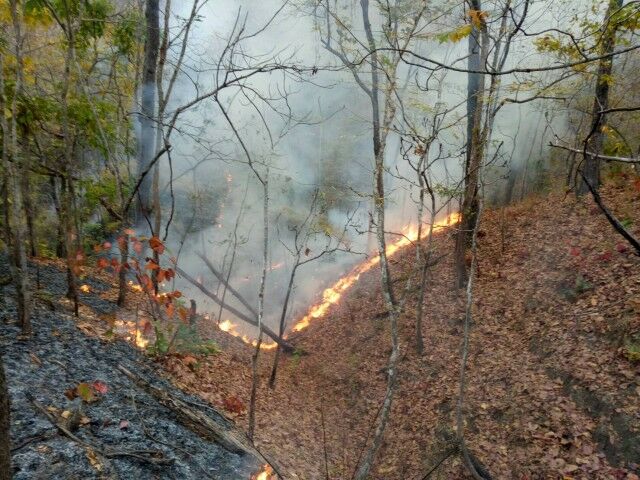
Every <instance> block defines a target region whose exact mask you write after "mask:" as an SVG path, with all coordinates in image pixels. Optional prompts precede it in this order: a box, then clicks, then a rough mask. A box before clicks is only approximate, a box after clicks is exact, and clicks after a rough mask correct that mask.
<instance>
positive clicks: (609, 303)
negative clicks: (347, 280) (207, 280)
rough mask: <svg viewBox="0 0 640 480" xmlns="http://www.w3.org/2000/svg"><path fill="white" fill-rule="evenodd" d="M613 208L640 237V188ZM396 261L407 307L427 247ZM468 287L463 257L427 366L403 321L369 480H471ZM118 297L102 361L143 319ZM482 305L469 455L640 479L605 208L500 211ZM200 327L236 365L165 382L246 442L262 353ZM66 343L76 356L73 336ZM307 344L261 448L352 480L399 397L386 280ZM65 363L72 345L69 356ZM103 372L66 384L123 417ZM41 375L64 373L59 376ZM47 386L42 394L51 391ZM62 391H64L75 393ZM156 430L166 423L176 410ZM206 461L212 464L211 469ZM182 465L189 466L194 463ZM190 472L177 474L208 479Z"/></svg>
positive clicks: (363, 285)
mask: <svg viewBox="0 0 640 480" xmlns="http://www.w3.org/2000/svg"><path fill="white" fill-rule="evenodd" d="M603 198H604V200H605V202H606V203H607V205H609V206H610V208H611V209H612V210H613V211H614V212H615V214H616V215H617V216H618V217H619V218H621V219H623V220H624V222H625V224H626V225H628V228H629V229H630V230H631V231H633V232H634V233H635V234H636V235H637V236H640V210H639V209H638V208H637V205H638V202H639V201H640V185H639V184H638V182H634V179H633V178H629V177H616V178H615V179H613V180H611V181H610V182H609V183H608V184H607V185H606V186H605V187H604V188H603ZM453 234H454V232H453V229H451V230H448V231H443V232H441V233H439V234H437V237H436V240H435V242H434V243H435V248H436V250H437V252H436V257H437V256H439V255H444V254H447V253H448V252H451V251H452V249H453ZM391 263H392V265H391V266H392V274H393V278H394V284H395V286H396V289H397V291H398V294H402V292H403V291H404V289H405V284H406V280H407V279H409V278H412V277H413V282H412V285H414V286H415V285H417V283H418V282H417V281H416V279H417V277H415V275H416V272H415V265H414V263H415V262H414V252H413V251H412V249H411V248H407V249H405V250H403V251H401V252H399V253H398V254H396V256H394V257H393V258H392V262H391ZM56 278H57V277H56ZM105 281H106V280H105ZM55 282H62V283H63V282H64V276H63V275H61V276H60V278H59V279H51V280H47V283H49V284H52V285H53V284H54V283H55ZM54 286H55V285H54ZM452 286H453V266H452V259H451V255H448V256H445V257H444V259H443V260H442V261H441V262H440V263H438V264H437V265H436V266H434V267H433V269H432V270H431V273H430V281H429V286H428V289H427V294H426V297H425V318H424V323H423V332H422V334H423V337H424V339H425V353H424V355H422V356H421V355H418V354H417V353H416V349H415V332H414V328H415V327H414V325H415V312H416V304H415V301H414V300H413V298H414V297H415V293H416V291H415V287H414V290H413V291H410V295H409V297H408V300H407V302H406V304H405V309H404V313H403V315H402V317H401V320H400V339H401V361H400V366H399V381H398V386H397V391H396V394H395V397H394V403H393V408H392V412H391V418H390V421H389V424H388V426H387V430H386V433H385V437H384V442H383V445H382V448H381V449H380V451H379V453H378V455H377V461H376V463H375V465H374V468H373V470H372V473H371V478H375V479H403V480H404V479H411V480H413V479H416V480H419V479H422V478H427V477H425V475H426V473H427V472H429V471H430V470H431V469H432V467H434V466H435V465H436V464H439V463H440V462H441V463H440V465H439V467H438V468H436V469H435V470H434V471H433V473H432V474H431V475H430V476H429V477H428V478H431V479H463V478H468V476H467V474H466V473H465V470H464V468H463V467H462V465H461V462H460V460H459V458H458V456H456V455H450V456H447V453H448V452H449V451H450V445H451V440H452V437H453V432H454V430H455V410H456V401H457V395H458V388H459V382H458V379H459V373H460V347H461V340H462V327H463V323H462V322H463V317H464V302H465V298H464V292H459V291H456V290H454V289H453V288H452ZM49 287H51V285H49ZM93 287H94V286H93V285H92V288H93ZM61 288H62V287H61ZM114 297H115V290H113V289H112V290H111V291H108V292H104V293H102V294H100V298H101V299H102V300H100V301H98V300H96V301H94V302H86V301H85V304H86V305H84V306H83V307H82V310H81V320H80V321H79V322H78V323H77V326H78V327H79V329H80V330H77V329H76V330H77V331H79V332H80V335H81V338H82V339H83V340H82V343H81V344H80V345H79V346H78V348H80V347H81V346H85V347H87V345H84V342H89V344H90V347H91V348H89V347H87V348H89V349H90V350H91V351H93V352H95V351H96V349H97V348H98V347H96V346H95V345H94V344H93V343H91V342H92V341H90V340H85V334H86V335H87V336H88V337H91V336H97V337H104V335H105V332H106V331H107V324H108V323H109V322H113V317H114V315H115V316H117V317H118V318H127V316H131V312H130V311H129V312H127V311H126V310H124V311H115V312H114V311H113V309H112V301H113V298H114ZM474 298H475V302H474V309H473V324H472V332H471V343H470V350H469V352H470V355H469V366H468V388H467V400H466V403H465V407H464V412H465V417H466V434H467V444H468V446H469V448H470V450H471V451H472V452H473V454H474V455H475V456H476V457H477V458H478V459H479V460H480V461H481V462H482V463H483V464H484V466H485V467H486V468H487V470H488V471H489V472H490V473H491V474H492V476H493V478H494V479H518V480H525V479H526V480H533V479H563V480H564V479H566V480H568V479H612V480H621V479H626V480H638V475H640V465H639V464H640V359H639V358H638V357H639V356H640V353H638V350H637V348H638V345H640V258H639V257H638V256H636V255H634V253H633V252H632V251H631V249H630V248H628V247H627V245H626V244H625V243H624V241H623V240H622V239H621V237H619V236H618V235H617V234H616V233H615V232H614V231H613V230H612V228H611V227H610V225H609V224H608V223H607V221H606V219H605V218H604V216H603V215H602V214H601V212H600V211H599V210H598V208H597V207H596V206H595V205H594V204H593V202H592V201H591V200H590V199H588V198H587V199H581V200H576V199H575V198H574V197H573V196H572V195H565V194H564V193H550V194H545V195H538V196H535V197H532V198H528V199H525V200H524V201H522V202H520V203H517V204H515V205H512V206H509V207H506V208H504V209H497V210H490V209H489V210H487V211H486V212H485V214H484V216H483V219H482V228H481V231H480V233H479V273H478V278H477V284H476V288H475V292H474ZM41 300H42V299H41ZM85 300H86V298H85ZM101 302H103V303H104V302H106V303H104V304H103V303H101ZM40 303H41V301H40ZM110 305H111V306H110ZM107 307H108V308H107ZM46 315H49V317H46ZM46 315H45V317H46V318H49V319H48V320H46V321H45V322H42V321H40V320H38V321H36V322H34V328H35V329H38V323H39V322H40V323H44V325H45V330H46V332H45V333H44V334H43V335H44V336H45V337H46V338H44V337H43V339H41V341H40V340H38V342H40V343H38V345H40V346H39V347H38V348H39V350H37V352H36V355H37V357H36V358H38V360H39V361H42V362H45V364H46V362H47V361H48V357H47V355H48V354H47V353H46V352H45V350H47V351H48V352H49V354H51V355H53V354H54V353H51V352H52V350H51V348H49V347H47V348H45V346H46V345H48V343H47V342H50V341H55V342H59V340H58V337H57V336H56V335H55V332H56V331H58V330H61V329H62V330H64V328H67V327H63V328H58V327H55V321H61V320H56V318H54V317H51V318H50V314H46ZM101 319H102V320H101ZM103 320H107V322H104V321H103ZM65 321H66V320H65ZM52 322H53V323H52ZM64 325H66V324H64ZM200 328H201V330H205V331H207V333H208V334H210V336H211V337H213V338H214V340H215V341H216V342H217V344H218V346H219V348H220V352H218V353H216V354H210V355H198V354H193V353H187V354H181V355H170V356H167V357H164V358H162V359H157V361H156V363H155V366H154V369H155V370H154V371H155V372H156V373H150V375H152V374H153V375H155V374H157V373H162V372H163V373H164V374H165V375H166V376H167V378H168V379H170V380H171V381H172V382H173V384H174V385H175V386H177V387H180V388H181V389H183V390H185V391H187V392H189V393H191V394H194V395H198V396H199V397H201V398H202V399H204V400H206V401H208V402H209V403H210V404H211V405H213V406H214V407H216V408H219V409H222V410H225V411H226V413H227V415H228V416H229V417H231V418H233V419H235V421H236V422H237V424H238V425H239V426H240V427H241V428H246V427H247V403H248V398H249V393H250V387H251V354H252V349H251V348H249V347H248V346H246V345H245V344H243V343H242V342H241V341H240V340H238V339H237V338H234V337H230V336H229V335H227V334H225V333H224V332H221V331H219V330H217V329H215V328H213V327H211V326H207V325H206V324H202V325H200ZM10 330H11V331H7V332H4V337H2V340H3V344H4V348H5V350H6V349H8V352H9V355H14V354H15V355H16V358H15V359H13V360H10V361H9V367H8V369H9V370H10V369H11V368H13V369H14V370H16V371H17V370H19V368H20V367H19V366H20V365H22V364H23V363H22V362H27V363H29V362H30V366H29V369H28V372H27V371H26V370H25V375H27V373H29V374H32V375H33V374H34V373H33V372H35V371H37V370H42V368H40V367H39V366H38V365H35V366H34V365H33V363H34V362H35V363H36V364H37V361H36V360H34V359H33V358H32V357H29V358H30V359H28V358H27V357H26V356H25V355H27V356H28V354H29V351H28V350H24V349H23V348H22V347H19V346H15V345H17V343H16V342H13V341H10V340H9V336H12V335H14V334H15V332H14V330H15V327H11V328H10ZM47 332H48V333H47ZM39 335H40V334H38V335H37V338H39ZM63 337H64V338H65V339H66V340H68V341H69V342H71V334H68V335H67V334H65V335H64V336H63ZM95 341H96V342H99V343H100V345H102V344H104V345H103V346H102V347H100V354H101V355H105V356H108V355H111V354H112V353H113V355H114V357H115V358H114V359H112V360H113V361H116V359H120V358H121V357H123V355H124V357H126V358H129V355H131V354H130V353H126V354H123V352H122V351H121V350H122V348H124V346H122V345H121V344H118V345H120V346H119V347H118V348H114V349H111V350H110V349H109V348H108V346H109V345H108V344H106V343H105V342H104V340H95ZM291 341H292V343H294V344H295V345H296V347H297V351H296V352H295V353H294V354H293V355H284V356H283V357H282V362H281V365H280V368H279V373H278V379H277V382H276V385H275V388H274V389H270V388H269V387H268V385H267V382H268V378H269V373H270V369H271V364H272V362H273V356H274V353H273V352H272V351H266V352H262V354H261V356H260V385H259V390H258V396H257V398H258V400H257V413H256V439H255V440H256V445H257V446H258V448H259V449H260V450H261V451H262V452H263V453H264V454H265V455H267V457H268V458H269V459H273V461H274V462H273V463H274V465H275V466H277V468H278V469H279V470H280V471H281V473H282V474H283V475H284V476H285V478H287V479H296V478H297V479H326V478H331V479H348V478H351V477H352V474H353V471H354V468H355V466H356V464H357V462H358V459H359V457H360V455H361V454H362V452H363V449H364V448H365V444H366V441H367V439H368V438H370V436H371V433H372V427H373V425H374V421H375V417H376V415H377V413H378V411H379V407H380V404H381V401H382V398H383V396H384V391H385V387H386V370H385V365H386V363H387V360H388V356H389V353H390V339H389V328H388V322H387V320H386V314H385V309H384V305H383V302H382V299H381V291H380V281H379V272H378V271H377V269H372V270H370V271H369V272H367V273H365V274H363V275H362V276H361V277H360V279H359V281H358V282H357V283H356V284H355V285H354V286H353V287H352V288H351V289H350V290H349V291H348V292H346V293H345V295H344V296H343V298H342V299H341V300H340V302H339V303H338V304H337V305H335V306H334V307H332V308H331V309H330V310H329V311H328V313H327V314H326V315H325V316H324V317H322V318H320V319H317V320H315V321H313V322H312V324H311V325H310V326H309V327H308V328H307V329H305V330H304V331H302V332H300V333H298V334H296V335H292V336H291ZM12 345H14V346H12ZM69 345H71V343H69ZM21 348H22V349H21ZM65 348H69V347H68V346H67V347H65V346H64V345H58V351H59V350H60V349H63V350H64V349H65ZM78 348H75V347H74V348H73V349H71V350H69V354H68V356H69V358H68V359H67V360H64V363H65V364H66V365H67V368H68V369H69V368H70V369H71V371H72V372H75V369H76V366H75V365H73V361H72V359H73V357H76V356H78V357H79V356H80V355H81V352H80V351H79V350H78ZM23 350H24V351H23ZM40 350H42V352H41V351H40ZM54 350H55V349H54ZM132 350H133V349H129V350H127V352H130V351H132ZM12 352H13V353H12ZM134 353H135V352H134ZM6 355H7V353H5V357H6ZM18 355H21V356H20V357H18ZM94 357H95V355H94V356H92V357H91V359H90V362H96V365H97V366H98V367H99V368H98V369H97V370H96V371H95V373H94V372H89V371H87V370H86V366H83V367H81V369H85V370H82V371H81V372H80V373H82V375H80V376H78V375H72V376H71V377H69V378H67V377H65V376H64V375H67V376H68V375H69V373H68V372H69V370H67V373H63V377H64V378H62V380H61V382H59V383H61V385H62V383H64V384H65V385H66V384H72V383H73V382H75V381H76V380H77V381H81V380H82V381H89V380H92V381H93V380H95V379H102V380H104V381H105V383H107V384H110V383H111V384H113V387H110V388H114V389H115V390H118V386H119V385H120V388H121V389H123V393H122V394H118V395H120V396H116V395H113V396H112V397H111V399H112V400H113V401H116V400H118V399H120V400H121V401H122V402H123V403H125V402H126V399H125V398H124V397H122V398H120V397H121V396H122V395H124V389H125V388H128V385H127V384H126V383H125V382H124V381H123V380H122V379H120V378H118V377H116V378H115V379H109V377H108V376H107V373H108V372H109V371H111V370H112V369H110V367H109V365H111V364H112V363H113V361H112V360H109V361H107V360H105V363H104V368H103V367H102V366H100V365H103V364H102V363H101V361H98V360H96V359H95V358H94ZM135 358H138V357H135ZM5 361H7V360H6V358H5ZM131 361H132V360H131ZM136 361H137V360H136ZM140 361H143V360H140ZM145 361H146V360H145ZM54 363H55V362H54ZM12 365H13V366H12ZM145 365H146V363H145ZM42 371H43V372H44V373H45V374H48V375H50V374H52V372H55V371H57V369H56V368H53V367H52V366H49V367H47V368H46V369H45V370H42ZM63 372H64V371H63ZM89 373H91V374H89ZM21 375H22V374H21ZM58 375H60V374H58ZM23 376H24V375H23ZM23 376H21V377H20V379H21V380H20V381H21V382H23V383H21V384H15V385H14V387H12V388H13V391H12V395H15V394H16V388H17V389H18V390H19V391H17V394H18V395H24V391H25V390H26V387H25V384H26V382H27V377H24V378H22V377H23ZM94 377H95V379H94ZM37 378H40V377H37ZM9 379H10V380H11V372H9ZM39 382H40V383H39V384H38V388H40V387H41V386H42V385H45V383H46V382H45V381H44V379H41V380H39ZM65 382H66V383H65ZM56 385H57V384H56ZM61 385H60V386H54V387H52V388H54V391H56V392H57V393H58V394H62V393H63V392H62V390H61V388H62V387H61ZM36 393H37V392H36ZM40 393H41V395H44V397H47V396H48V395H49V396H50V393H45V392H40ZM108 396H109V394H107V395H106V396H105V398H106V397H108ZM44 399H45V400H47V398H44ZM61 400H62V397H61ZM50 403H55V402H50ZM106 405H107V406H110V408H116V407H115V405H111V403H106ZM21 408H22V407H21ZM59 408H60V409H62V408H64V404H61V405H60V406H59ZM152 411H155V410H152ZM156 414H158V415H161V417H160V420H158V421H159V422H160V421H162V419H163V418H164V417H162V415H166V412H165V413H162V411H160V413H156ZM105 415H108V416H112V417H113V418H116V417H117V418H126V419H129V422H132V420H135V418H136V417H135V412H124V413H122V414H119V413H116V412H115V411H112V412H110V413H108V414H105ZM164 419H165V421H166V418H164ZM132 428H133V427H132ZM114 431H115V429H114ZM27 433H28V432H27ZM178 433H180V435H186V433H184V432H181V431H180V432H178ZM116 434H118V435H119V434H120V433H119V432H116ZM165 435H166V432H165ZM189 438H191V437H189ZM147 440H148V439H147ZM145 441H146V440H145ZM190 441H195V440H193V439H191V440H190ZM36 445H37V444H36ZM200 447H201V446H200V445H199V444H196V447H194V448H200ZM156 448H158V446H157V445H156ZM85 457H86V455H85ZM200 458H201V463H204V464H206V463H207V462H208V461H209V459H208V457H206V456H205V457H200ZM182 461H183V462H185V463H188V459H187V458H185V459H184V460H182ZM183 468H188V465H187V466H186V467H183ZM182 472H183V473H178V471H176V472H175V473H176V475H180V476H182V477H183V478H201V477H200V476H198V474H194V475H193V476H190V474H189V473H185V472H187V470H182ZM137 476H139V475H137ZM25 478H26V477H25ZM34 478H35V477H34ZM43 478H49V477H43ZM127 478H130V477H127ZM140 478H146V477H144V476H141V477H140ZM159 478H173V477H172V476H167V477H165V476H163V474H160V477H159ZM220 478H227V477H225V476H224V475H221V476H220ZM228 478H236V477H228Z"/></svg>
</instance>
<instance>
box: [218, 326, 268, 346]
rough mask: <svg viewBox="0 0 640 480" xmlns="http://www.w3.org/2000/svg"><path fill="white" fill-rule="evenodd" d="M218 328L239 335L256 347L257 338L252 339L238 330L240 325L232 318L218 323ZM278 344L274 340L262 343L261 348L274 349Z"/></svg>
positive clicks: (241, 338)
mask: <svg viewBox="0 0 640 480" xmlns="http://www.w3.org/2000/svg"><path fill="white" fill-rule="evenodd" d="M218 328H219V329H220V330H222V331H223V332H227V333H228V334H229V335H233V336H234V337H238V338H239V339H240V340H242V341H243V342H244V343H246V344H247V345H253V346H254V347H255V346H256V345H257V344H258V341H257V340H251V339H250V338H249V337H247V336H246V335H243V334H242V333H240V332H238V330H237V328H238V325H236V324H235V323H233V322H232V321H231V320H228V319H227V320H224V321H222V322H220V323H219V324H218ZM276 346H277V344H276V343H275V342H273V343H261V344H260V349H262V350H272V349H274V348H276Z"/></svg>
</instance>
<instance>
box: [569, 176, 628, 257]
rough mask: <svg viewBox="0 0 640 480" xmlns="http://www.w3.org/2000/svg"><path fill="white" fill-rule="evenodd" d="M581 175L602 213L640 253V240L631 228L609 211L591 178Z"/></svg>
mask: <svg viewBox="0 0 640 480" xmlns="http://www.w3.org/2000/svg"><path fill="white" fill-rule="evenodd" d="M580 175H582V179H583V180H584V183H585V185H586V186H587V188H588V189H589V191H590V192H591V196H592V197H593V200H594V201H595V202H596V204H597V205H598V207H600V210H602V213H604V216H605V217H607V220H609V223H610V224H611V226H612V227H613V228H614V229H615V231H616V232H618V233H619V234H620V235H622V236H623V237H624V238H625V240H626V241H627V242H629V243H630V244H631V246H632V247H633V248H635V249H636V254H637V255H640V242H638V240H637V239H636V238H635V237H634V236H633V235H631V233H630V232H629V230H627V229H626V228H624V225H622V223H620V221H619V220H618V219H617V218H616V217H615V216H614V215H613V213H611V212H610V211H609V209H608V208H607V207H606V206H605V204H604V203H603V202H602V198H601V197H600V194H599V193H598V190H596V189H595V188H593V185H591V183H590V182H589V180H587V177H586V176H585V174H584V173H582V172H580Z"/></svg>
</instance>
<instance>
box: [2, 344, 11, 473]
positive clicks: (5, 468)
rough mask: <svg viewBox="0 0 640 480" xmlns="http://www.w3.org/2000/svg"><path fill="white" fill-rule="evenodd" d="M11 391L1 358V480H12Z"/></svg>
mask: <svg viewBox="0 0 640 480" xmlns="http://www.w3.org/2000/svg"><path fill="white" fill-rule="evenodd" d="M9 414H10V409H9V390H8V388H7V379H6V377H5V373H4V365H3V362H2V356H0V480H11V477H12V476H13V475H12V474H11V438H10V425H11V423H10V422H9Z"/></svg>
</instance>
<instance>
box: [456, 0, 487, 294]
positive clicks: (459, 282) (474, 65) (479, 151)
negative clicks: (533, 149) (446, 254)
mask: <svg viewBox="0 0 640 480" xmlns="http://www.w3.org/2000/svg"><path fill="white" fill-rule="evenodd" d="M471 4H472V7H473V9H474V10H476V11H481V2H480V0H472V2H471ZM472 25H473V29H472V32H471V35H469V60H468V67H469V70H475V71H477V70H482V69H484V68H485V62H484V61H483V59H484V58H485V54H484V51H485V50H486V47H487V45H484V40H483V39H481V38H482V34H483V30H484V28H485V26H484V23H482V24H481V25H480V27H479V26H478V25H476V22H472ZM484 83H485V75H484V74H483V73H469V74H468V83H467V157H466V161H465V169H464V192H463V196H462V207H461V211H460V214H461V220H460V227H459V230H458V234H457V236H456V247H455V256H454V258H455V275H456V287H457V288H463V287H464V286H465V284H466V283H467V266H466V258H465V257H466V251H467V247H468V246H469V243H470V240H471V232H472V230H473V226H474V224H475V217H476V215H477V212H478V171H479V169H480V166H481V164H482V160H483V152H484V147H483V145H482V117H483V115H482V111H483V98H482V97H483V94H484Z"/></svg>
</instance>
